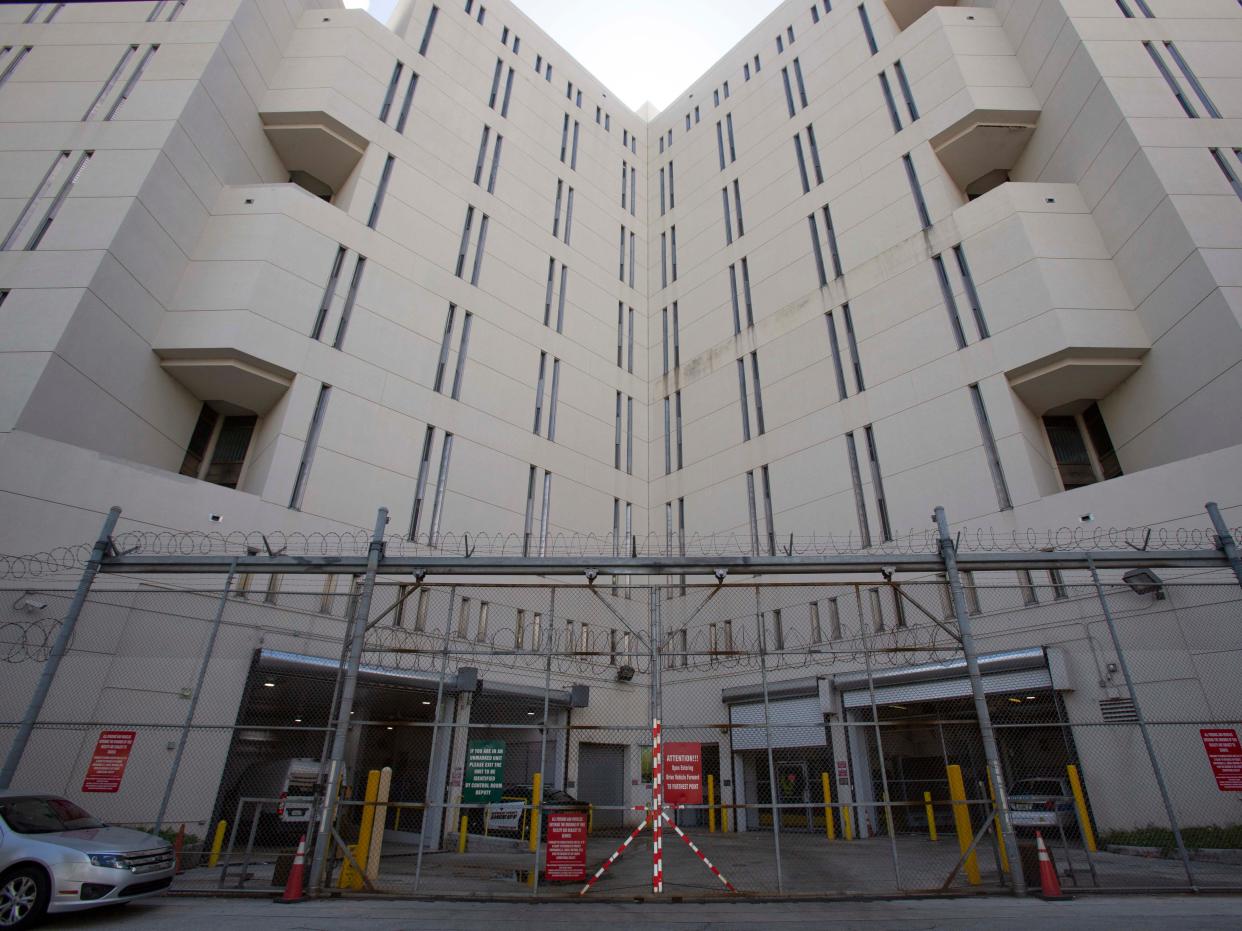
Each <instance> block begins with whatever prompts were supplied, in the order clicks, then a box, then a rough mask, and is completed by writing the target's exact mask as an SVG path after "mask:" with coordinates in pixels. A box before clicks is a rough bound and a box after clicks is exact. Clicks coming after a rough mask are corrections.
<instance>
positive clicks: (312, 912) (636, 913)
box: [46, 895, 1242, 931]
mask: <svg viewBox="0 0 1242 931" xmlns="http://www.w3.org/2000/svg"><path fill="white" fill-rule="evenodd" d="M640 923H641V924H642V925H646V926H649V927H657V928H660V929H661V931H669V929H671V931H700V929H707V928H711V929H721V931H724V929H739V931H740V929H746V931H753V929H756V928H760V929H769V928H772V929H777V931H820V929H822V928H825V927H832V928H890V927H897V926H899V925H900V926H903V927H916V928H919V929H932V928H944V929H962V928H978V929H984V928H986V929H994V928H996V927H998V926H1001V925H1003V924H1011V925H1014V926H1024V927H1026V928H1030V929H1034V928H1056V929H1066V928H1070V929H1073V928H1082V929H1090V931H1100V929H1104V928H1125V929H1127V931H1133V929H1147V928H1150V929H1157V928H1158V929H1166V928H1170V927H1180V928H1195V929H1200V928H1204V929H1216V928H1220V929H1225V928H1229V929H1234V928H1238V927H1240V926H1242V896H1236V897H1234V896H1191V895H1177V896H1159V897H1156V896H1100V897H1096V896H1083V897H1081V898H1078V899H1075V900H1074V901H1071V902H1043V901H1040V900H1038V899H1022V900H1017V899H1010V898H1004V897H998V896H990V897H986V898H971V899H918V900H904V901H893V902H815V903H807V902H778V903H727V902H720V903H711V904H706V905H692V904H676V903H660V904H643V903H625V904H614V903H581V904H574V903H560V902H555V903H544V904H539V905H533V904H532V905H512V904H500V903H469V902H410V901H377V900H365V901H361V900H350V901H342V900H317V901H313V902H302V903H299V904H296V905H280V904H276V903H274V902H271V901H267V900H247V899H225V898H195V897H188V896H185V897H183V896H170V897H165V898H156V899H148V900H145V901H141V902H133V903H130V904H129V905H127V906H124V907H121V908H116V909H109V910H101V911H98V912H94V913H89V912H88V913H85V914H82V915H74V916H62V917H54V918H52V919H49V921H48V923H47V925H46V927H47V928H48V929H49V931H55V929H69V928H82V929H92V931H94V929H99V931H103V929H113V928H115V929H122V928H123V929H126V931H129V929H133V928H151V929H156V928H159V929H165V928H177V929H178V931H199V929H202V931H219V929H220V928H222V927H228V928H229V929H230V931H244V929H250V928H262V929H263V931H293V929H298V931H306V929H324V931H328V929H331V931H339V929H354V928H357V929H360V931H361V929H366V931H397V929H403V931H404V929H411V931H480V929H487V928H532V929H538V931H580V929H582V928H584V927H589V926H596V927H601V926H612V927H616V928H625V927H634V926H636V925H639V924H640Z"/></svg>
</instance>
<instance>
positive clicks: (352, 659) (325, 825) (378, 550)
mask: <svg viewBox="0 0 1242 931" xmlns="http://www.w3.org/2000/svg"><path fill="white" fill-rule="evenodd" d="M387 525H388V508H380V509H379V512H378V513H377V514H376V516H375V532H374V533H373V534H372V535H371V545H370V547H369V548H368V551H367V572H366V575H365V576H364V577H363V580H362V591H361V592H360V593H359V596H358V605H357V609H356V611H355V612H354V625H353V641H352V642H351V643H350V646H349V657H348V659H347V661H346V666H345V682H344V685H343V686H342V688H341V704H340V707H339V709H338V710H337V716H336V725H335V728H334V731H333V735H332V759H331V762H330V763H329V764H328V785H327V792H328V796H327V798H326V799H325V800H324V803H323V813H322V814H321V816H320V822H319V833H318V834H317V835H316V836H315V856H314V859H313V860H312V861H311V885H312V887H318V886H320V885H322V882H323V873H324V868H325V867H326V866H327V862H328V844H329V843H330V841H331V838H332V827H333V822H334V820H335V817H336V780H337V777H338V776H339V775H340V772H341V767H342V766H343V765H344V763H345V737H346V734H347V732H348V731H349V713H350V711H352V710H353V705H354V690H355V689H356V688H357V685H358V666H359V664H360V663H361V662H362V645H363V641H364V640H365V639H366V631H367V618H368V617H369V616H370V613H371V594H372V592H374V590H375V574H376V572H377V571H379V563H380V557H381V556H382V555H383V552H384V528H385V527H386V526H387Z"/></svg>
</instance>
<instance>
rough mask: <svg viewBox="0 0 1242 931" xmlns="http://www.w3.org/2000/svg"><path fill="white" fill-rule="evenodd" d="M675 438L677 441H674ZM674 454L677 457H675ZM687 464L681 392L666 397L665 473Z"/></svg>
mask: <svg viewBox="0 0 1242 931" xmlns="http://www.w3.org/2000/svg"><path fill="white" fill-rule="evenodd" d="M674 438H675V439H676V443H674ZM674 454H675V455H676V458H674ZM684 465H685V459H684V457H683V449H682V432H681V392H680V391H674V392H673V393H672V394H671V395H667V396H666V397H665V398H664V474H665V475H671V474H672V473H673V472H677V471H680V470H681V469H682V468H683V467H684Z"/></svg>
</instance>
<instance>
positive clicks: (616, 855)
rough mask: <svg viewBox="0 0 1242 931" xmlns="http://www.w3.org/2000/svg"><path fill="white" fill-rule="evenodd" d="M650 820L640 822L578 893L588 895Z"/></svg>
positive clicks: (645, 819)
mask: <svg viewBox="0 0 1242 931" xmlns="http://www.w3.org/2000/svg"><path fill="white" fill-rule="evenodd" d="M648 820H649V819H647V818H644V819H643V823H642V824H640V825H639V826H638V827H636V828H635V829H634V830H633V831H632V832H630V836H629V837H627V838H626V839H625V841H624V842H623V843H622V844H621V846H620V847H618V848H617V849H616V850H614V851H613V852H612V856H611V857H609V858H608V859H607V860H605V861H604V862H603V865H601V866H600V868H599V869H597V870H596V871H595V875H594V876H592V877H591V878H590V879H588V880H587V884H586V885H585V886H583V887H582V891H581V892H579V893H578V895H586V894H587V893H588V892H589V891H590V890H591V887H592V886H594V885H595V881H596V880H597V879H599V878H600V877H601V876H603V875H604V873H606V872H607V871H608V868H609V867H610V866H612V865H613V864H614V863H615V862H617V859H618V858H619V857H620V856H621V854H623V853H625V848H626V847H628V846H630V844H631V843H633V842H634V838H636V837H637V836H638V835H639V834H641V833H642V830H643V828H645V827H646V826H647V822H648Z"/></svg>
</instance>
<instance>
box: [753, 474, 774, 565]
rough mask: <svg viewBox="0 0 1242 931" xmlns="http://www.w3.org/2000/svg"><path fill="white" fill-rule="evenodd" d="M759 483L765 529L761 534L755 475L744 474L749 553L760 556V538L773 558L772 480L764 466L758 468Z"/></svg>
mask: <svg viewBox="0 0 1242 931" xmlns="http://www.w3.org/2000/svg"><path fill="white" fill-rule="evenodd" d="M759 482H760V490H761V492H762V494H763V515H764V526H765V528H766V529H765V530H764V531H763V532H762V533H761V532H760V528H759V514H758V506H757V501H756V497H755V473H754V471H753V470H751V471H749V472H747V473H746V510H747V514H748V515H749V517H750V540H751V552H752V553H753V554H754V555H756V556H758V555H759V554H760V552H761V550H760V545H759V541H760V537H761V536H762V538H763V539H764V540H765V542H766V544H767V547H766V548H767V553H768V555H769V556H775V555H776V526H775V524H774V522H773V517H772V479H771V475H770V474H769V472H768V467H767V466H766V465H765V466H760V468H759Z"/></svg>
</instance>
